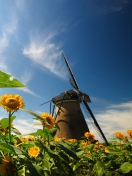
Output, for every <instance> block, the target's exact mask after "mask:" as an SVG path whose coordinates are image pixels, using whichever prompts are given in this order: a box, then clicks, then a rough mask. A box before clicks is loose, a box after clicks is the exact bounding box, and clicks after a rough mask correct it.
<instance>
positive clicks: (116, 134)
mask: <svg viewBox="0 0 132 176" xmlns="http://www.w3.org/2000/svg"><path fill="white" fill-rule="evenodd" d="M114 135H115V136H116V137H117V138H119V139H125V138H126V136H125V135H124V134H123V133H121V132H115V133H114Z"/></svg>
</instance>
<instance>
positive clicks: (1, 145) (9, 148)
mask: <svg viewBox="0 0 132 176" xmlns="http://www.w3.org/2000/svg"><path fill="white" fill-rule="evenodd" d="M0 150H1V151H3V152H5V153H15V150H14V148H13V147H12V146H11V145H9V144H7V143H2V142H1V143H0Z"/></svg>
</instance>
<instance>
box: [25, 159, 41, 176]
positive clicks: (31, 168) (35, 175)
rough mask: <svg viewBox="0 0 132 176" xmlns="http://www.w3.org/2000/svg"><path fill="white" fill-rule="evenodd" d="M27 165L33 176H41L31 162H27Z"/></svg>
mask: <svg viewBox="0 0 132 176" xmlns="http://www.w3.org/2000/svg"><path fill="white" fill-rule="evenodd" d="M25 165H26V166H27V168H28V170H29V171H30V173H31V175H32V176H40V174H39V172H38V171H37V169H36V168H35V167H34V165H33V164H32V163H31V162H30V161H26V162H25Z"/></svg>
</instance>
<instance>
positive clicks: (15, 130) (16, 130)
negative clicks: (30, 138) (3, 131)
mask: <svg viewBox="0 0 132 176" xmlns="http://www.w3.org/2000/svg"><path fill="white" fill-rule="evenodd" d="M11 131H12V132H13V133H15V134H17V135H21V133H20V131H19V130H18V129H16V128H11Z"/></svg>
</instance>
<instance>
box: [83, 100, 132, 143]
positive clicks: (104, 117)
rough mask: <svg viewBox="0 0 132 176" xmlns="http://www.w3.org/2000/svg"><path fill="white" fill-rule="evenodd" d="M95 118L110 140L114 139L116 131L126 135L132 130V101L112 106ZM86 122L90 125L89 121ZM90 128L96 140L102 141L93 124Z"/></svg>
mask: <svg viewBox="0 0 132 176" xmlns="http://www.w3.org/2000/svg"><path fill="white" fill-rule="evenodd" d="M95 118H96V120H97V121H98V123H99V125H100V127H101V129H102V131H103V133H105V135H106V138H107V139H108V140H109V138H113V137H114V133H115V132H116V131H120V132H123V133H125V134H126V131H127V130H129V129H132V120H131V119H132V101H130V102H126V103H121V104H115V105H111V106H109V107H107V108H106V110H105V111H104V112H101V113H99V114H95ZM86 121H87V122H88V125H89V120H87V119H86ZM89 128H90V131H91V132H92V133H93V134H95V136H96V138H97V139H99V140H100V138H99V136H98V134H97V132H96V131H95V130H94V129H93V126H92V125H91V124H90V125H89Z"/></svg>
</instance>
